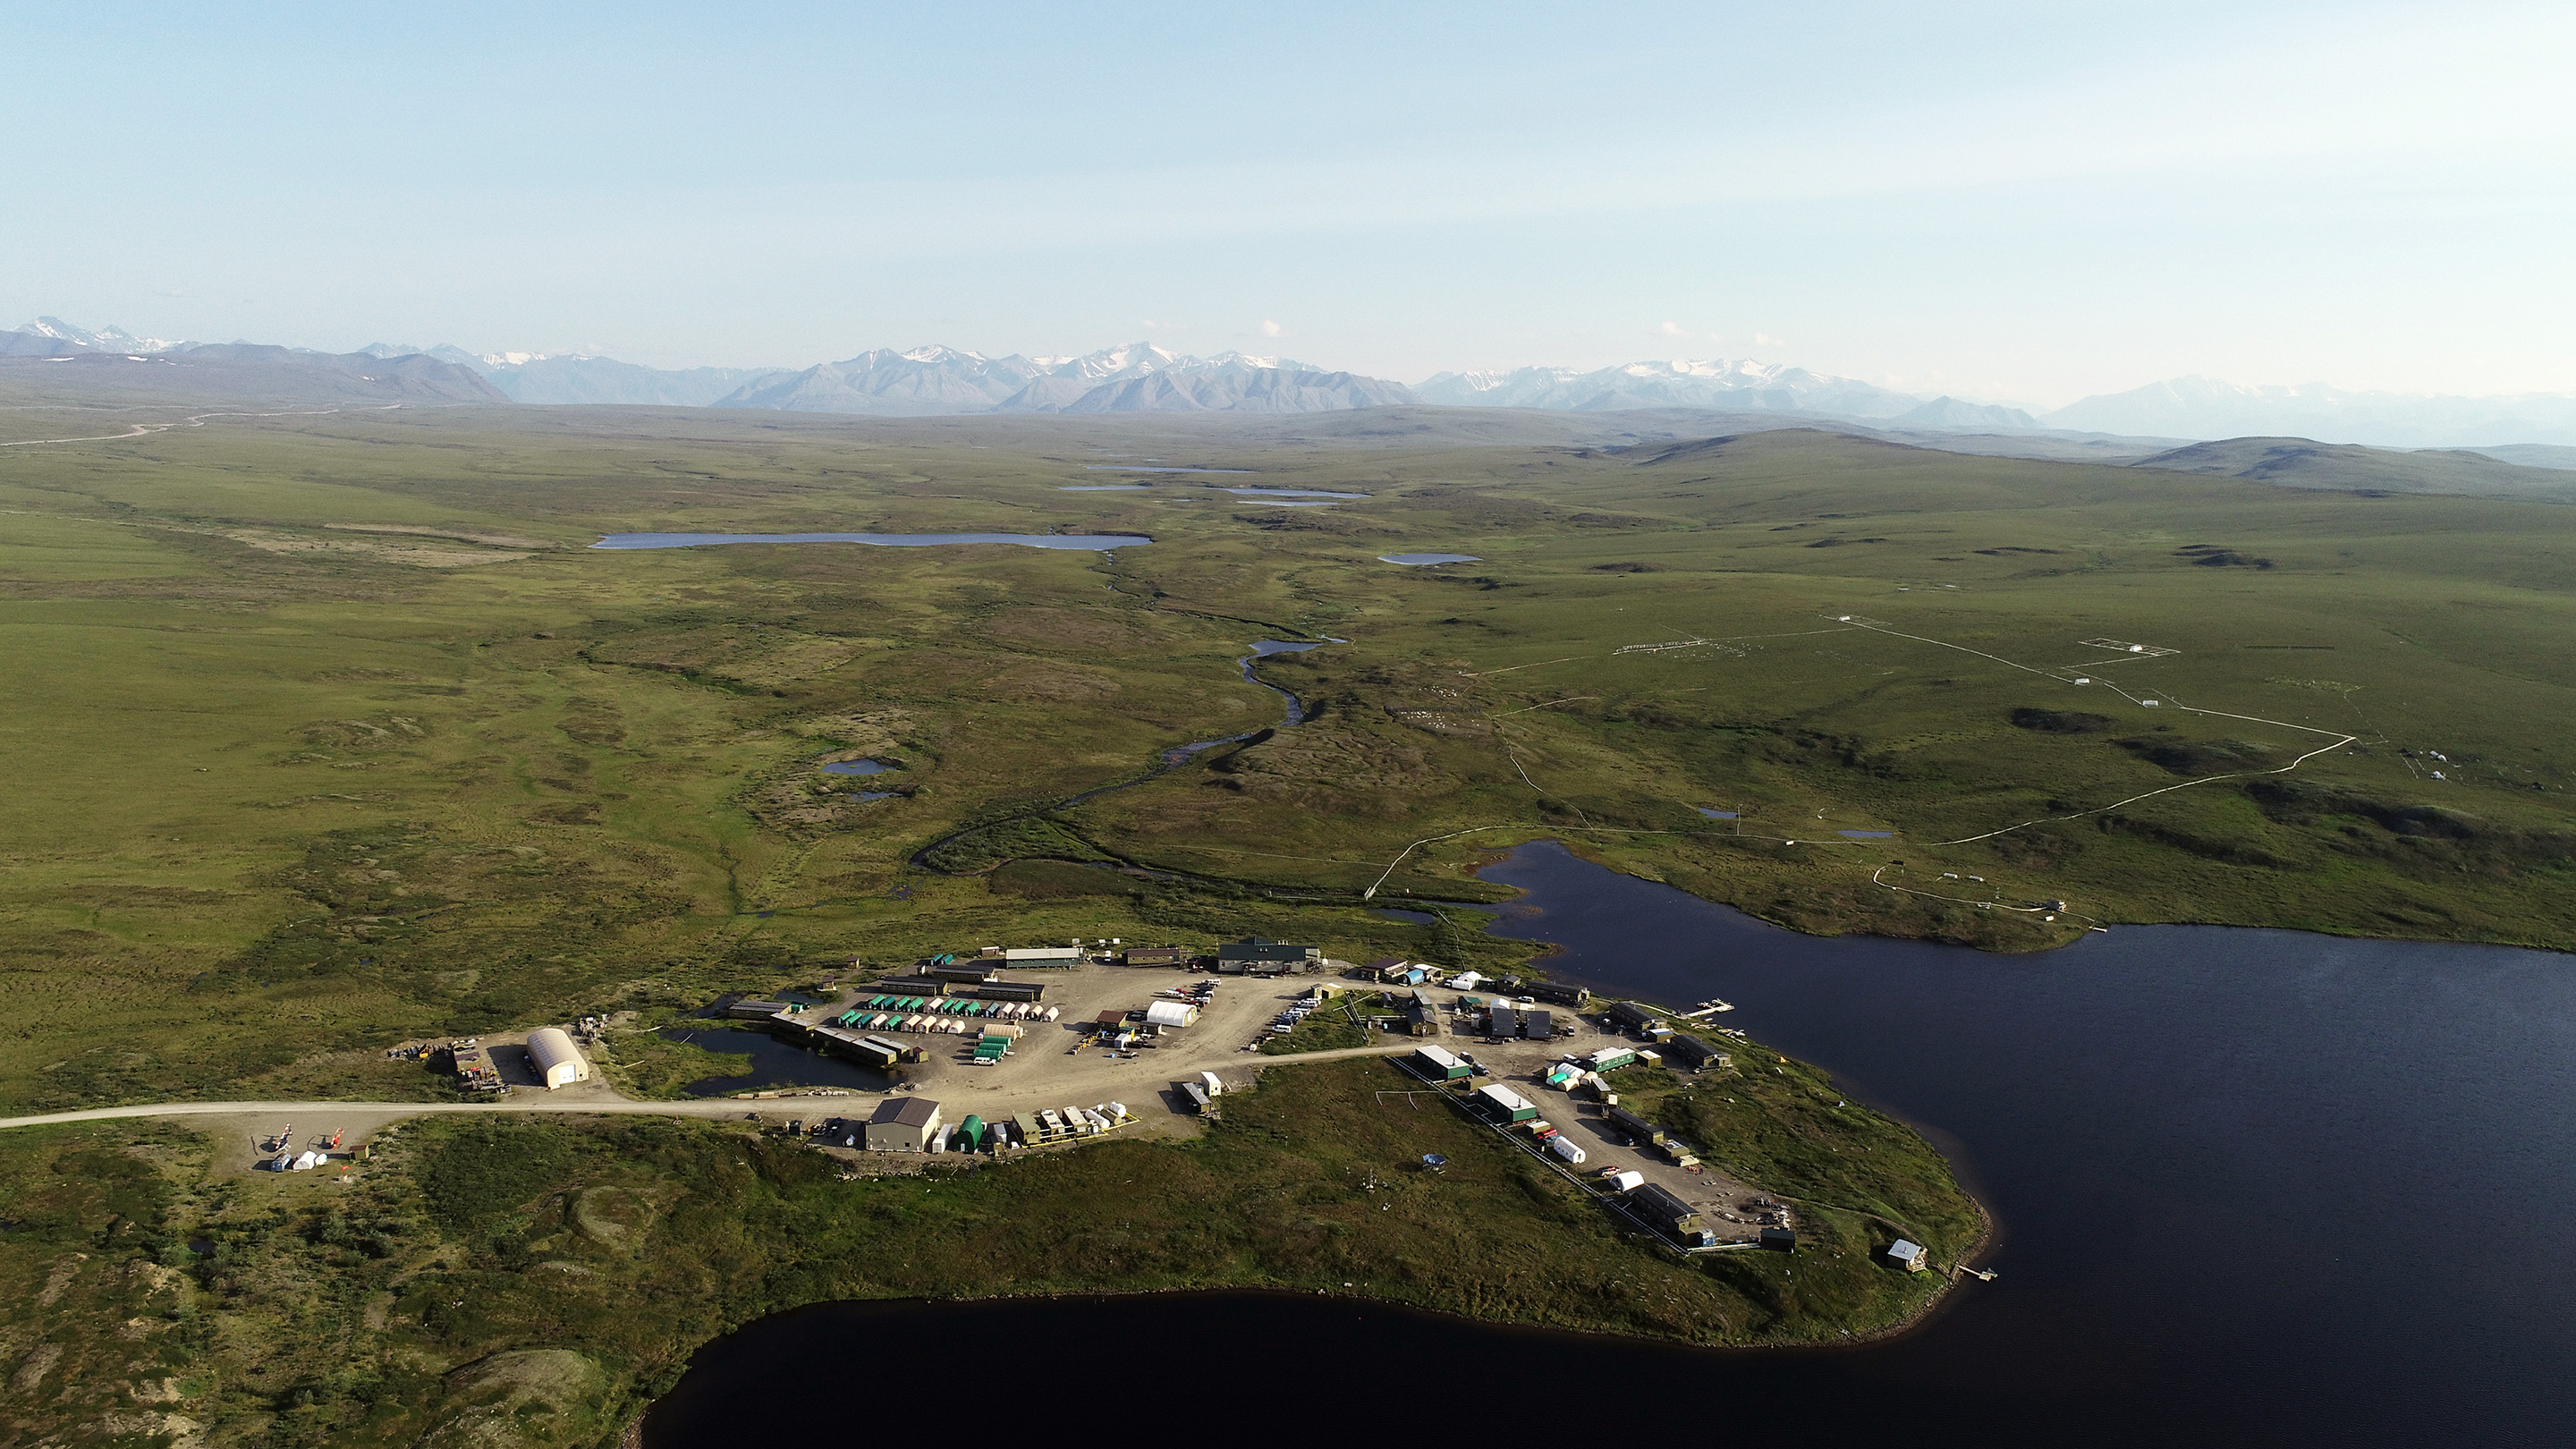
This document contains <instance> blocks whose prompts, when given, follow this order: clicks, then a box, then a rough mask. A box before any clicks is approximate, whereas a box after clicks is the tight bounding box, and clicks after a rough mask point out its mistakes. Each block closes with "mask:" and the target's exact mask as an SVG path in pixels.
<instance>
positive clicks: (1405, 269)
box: [0, 0, 2576, 404]
mask: <svg viewBox="0 0 2576 1449" xmlns="http://www.w3.org/2000/svg"><path fill="white" fill-rule="evenodd" d="M1231 10H1244V11H1253V7H1222V6H1213V5H1207V4H1204V3H1200V4H1190V5H1169V6H1140V5H1131V6H1111V5H1101V4H1084V5H1045V6H1040V5H1026V6H1017V5H984V6H961V7H937V6H925V5H919V4H907V5H902V6H884V7H867V6H856V5H848V6H842V5H835V6H802V5H745V4H730V5H712V4H710V5H705V6H695V7H685V8H684V7H671V6H652V5H641V4H634V3H627V4H619V5H601V6H595V7H593V6H576V5H549V6H526V5H509V6H480V5H462V4H442V5H437V6H410V7H399V8H397V7H388V6H350V5H345V4H339V5H331V6H310V7H292V6H261V7H249V6H228V7H211V6H209V7H193V8H190V7H177V6H141V5H135V6H121V7H120V6H110V5H105V4H79V5H68V4H66V5H42V4H31V3H22V4H16V5H12V6H9V7H7V8H6V9H5V10H0V45H5V47H6V49H5V54H6V57H7V63H8V72H9V74H10V77H11V80H10V84H9V86H8V87H7V88H6V91H5V93H0V138H5V145H0V178H5V180H6V191H5V195H6V196H7V198H8V205H7V206H6V207H5V208H0V325H12V324H14V323H15V322H17V321H18V320H20V319H22V318H25V317H30V316H34V315H36V314H38V313H54V314H58V315H60V316H63V317H66V318H69V319H71V320H73V321H76V322H81V323H85V324H87V325H91V326H97V325H101V324H105V323H116V324H121V325H123V326H126V327H128V328H131V329H133V330H135V331H138V332H143V333H147V334H151V335H161V336H182V337H191V338H210V339H216V340H230V339H232V338H235V337H248V338H252V339H256V340H262V341H287V342H295V343H301V344H306V345H313V346H327V347H331V348H335V349H337V348H351V347H356V346H360V345H363V344H365V343H369V342H375V341H408V342H416V343H422V344H428V343H434V342H441V341H452V342H456V343H459V344H461V345H464V346H467V347H470V348H474V349H476V350H478V351H483V350H495V349H502V348H518V349H532V350H545V351H562V350H576V349H578V350H589V351H598V352H605V353H607V354H609V355H612V356H617V357H623V358H627V359H630V360H634V361H640V362H650V363H654V364H658V365H663V366H678V365H687V364H694V363H726V364H738V365H747V364H793V365H803V364H806V363H810V362H814V361H818V360H822V359H824V358H838V357H845V356H848V355H850V354H851V353H854V352H857V351H859V350H861V349H863V348H868V347H874V346H880V345H895V346H909V345H912V344H915V343H920V342H930V341H941V342H948V343H952V344H955V345H957V346H961V347H972V348H977V349H980V350H984V351H1000V352H1010V351H1019V352H1031V353H1037V352H1068V351H1080V350H1088V349H1090V348H1093V347H1098V346H1103V345H1107V344H1110V343H1113V342H1119V341H1128V340H1134V339H1136V338H1139V337H1151V338H1153V339H1154V340H1157V341H1161V342H1164V343H1165V344H1166V345H1169V346H1172V347H1175V348H1178V349H1180V350H1184V351H1199V352H1208V351H1218V350H1222V349H1225V348H1229V347H1233V348H1241V349H1244V350H1247V351H1256V352H1266V351H1278V352H1285V353H1287V354H1288V355H1291V356H1295V357H1299V358H1302V359H1305V360H1307V361H1311V362H1317V363H1322V364H1327V365H1331V366H1337V367H1348V368H1352V369H1356V370H1359V371H1364V372H1369V373H1374V374H1377V375H1381V376H1388V377H1395V378H1399V379H1402V380H1405V381H1416V380H1419V379H1420V378H1422V377H1423V376H1425V375H1427V374H1429V373H1431V372H1434V371H1437V370H1440V369H1444V368H1456V369H1465V368H1474V367H1509V366H1517V365H1520V364H1524V363H1533V362H1541V363H1566V364H1577V365H1587V366H1591V365H1600V364H1605V363H1610V362H1618V361H1627V360H1631V359H1635V358H1640V357H1682V356H1694V357H1711V356H1723V357H1740V356H1755V357H1762V358H1768V359H1776V360H1782V361H1790V362H1797V363H1800V364H1803V365H1806V366H1810V367H1814V368H1818V369H1820V370H1825V371H1831V372H1838V373H1843V374H1847V375H1851V376H1858V377H1865V378H1869V379H1872V380H1874V381H1879V382H1883V383H1887V384H1891V385H1895V386H1899V387H1903V388H1906V389H1908V390H1922V391H1931V390H1946V391H1953V392H1960V393H1963V394H1973V395H1979V396H1985V397H1997V398H2011V399H2016V400H2022V401H2028V402H2034V403H2043V404H2055V403H2061V402H2065V401H2068V400H2071V399H2072V398H2074V397H2076V396H2079V395H2081V394H2084V393H2088V392H2096V391H2104V390H2113V389H2119V388H2125V387H2130V386H2134V385H2136V384H2139V383H2142V382H2146V381H2150V380H2152V379H2155V378H2160V377H2166V376H2172V375H2175V374H2180V373H2187V372H2199V373H2205V374H2209V375H2212V376H2219V377H2226V378H2229V379H2232V380H2235V381H2239V382H2300V381H2311V380H2322V381H2328V382H2333V383H2337V384H2340V385H2344V386H2351V387H2378V388H2390V389H2398V390H2406V391H2465V392H2511V391H2526V390H2539V391H2576V347H2571V345H2570V339H2571V338H2576V280H2571V271H2576V268H2571V261H2570V259H2571V256H2576V244H2571V238H2576V226H2571V222H2576V83H2571V79H2570V77H2571V75H2576V6H2570V5H2567V4H2565V3H2563V0H2562V3H2559V4H2553V5H2529V6H2513V5H2476V4H2458V3H2453V4H2443V5H2438V6H2436V5H2412V6H2370V5H2355V4H2349V3H2344V4H2333V5H2324V4H2317V5H2309V4H2273V5H2264V4H2246V3H2242V0H2238V3H2229V4H2209V3H2200V0H2174V3H2164V4H2159V5H2136V4H2121V5H2116V6H2115V5H2094V4H2078V3H2065V0H2057V3H2046V4H2026V5H2025V4H1986V5H1975V4H1947V5H1830V4H1823V5H1816V4H1811V5H1804V6H1798V5H1782V4H1778V3H1776V0H1770V3H1764V4H1760V5H1742V4H1721V3H1699V4H1690V5H1676V6H1647V5H1632V6H1577V5H1566V4H1561V3H1560V4H1549V5H1529V6H1518V5H1494V4H1477V5H1459V6H1454V7H1448V6H1402V5H1388V4H1369V5H1348V6H1343V5H1331V4H1313V3H1305V4H1297V5H1274V6H1267V7H1260V8H1259V9H1258V10H1257V12H1254V13H1249V14H1228V13H1223V12H1226V11H1231ZM934 12H944V13H934Z"/></svg>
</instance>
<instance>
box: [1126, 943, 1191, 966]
mask: <svg viewBox="0 0 2576 1449" xmlns="http://www.w3.org/2000/svg"><path fill="white" fill-rule="evenodd" d="M1125 960H1126V962H1127V964H1128V965H1130V966H1187V965H1188V964H1190V953H1189V952H1187V951H1184V950H1182V949H1181V948H1180V947H1178V946H1130V947H1128V948H1127V953H1126V956H1125Z"/></svg>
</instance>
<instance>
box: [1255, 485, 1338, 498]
mask: <svg viewBox="0 0 2576 1449" xmlns="http://www.w3.org/2000/svg"><path fill="white" fill-rule="evenodd" d="M1225 491H1226V492H1228V493H1231V494H1233V495H1235V496H1236V497H1238V498H1366V497H1368V496H1369V495H1367V494H1365V493H1336V492H1334V491H1333V490H1331V489H1330V488H1261V487H1252V488H1228V489H1226V490H1225Z"/></svg>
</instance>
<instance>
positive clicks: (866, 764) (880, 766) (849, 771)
mask: <svg viewBox="0 0 2576 1449" xmlns="http://www.w3.org/2000/svg"><path fill="white" fill-rule="evenodd" d="M902 768H903V767H902V766H901V765H889V764H887V763H886V762H885V761H883V760H836V761H834V762H833V763H831V764H828V765H825V766H824V767H823V773H824V774H826V775H882V774H884V773H886V772H887V771H888V770H899V769H902Z"/></svg>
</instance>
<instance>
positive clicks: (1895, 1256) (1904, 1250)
mask: <svg viewBox="0 0 2576 1449" xmlns="http://www.w3.org/2000/svg"><path fill="white" fill-rule="evenodd" d="M1887 1256H1888V1259H1889V1260H1890V1261H1891V1262H1893V1263H1895V1264H1896V1266H1898V1267H1900V1268H1903V1269H1904V1270H1905V1271H1906V1272H1908V1273H1920V1272H1922V1271H1923V1270H1924V1269H1926V1268H1929V1267H1931V1266H1932V1255H1931V1254H1930V1253H1928V1252H1926V1251H1925V1250H1924V1247H1923V1245H1922V1244H1921V1243H1909V1242H1907V1241H1906V1240H1905V1239H1903V1238H1899V1239H1897V1240H1896V1242H1895V1244H1894V1245H1893V1246H1891V1247H1890V1248H1889V1249H1888V1250H1887Z"/></svg>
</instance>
